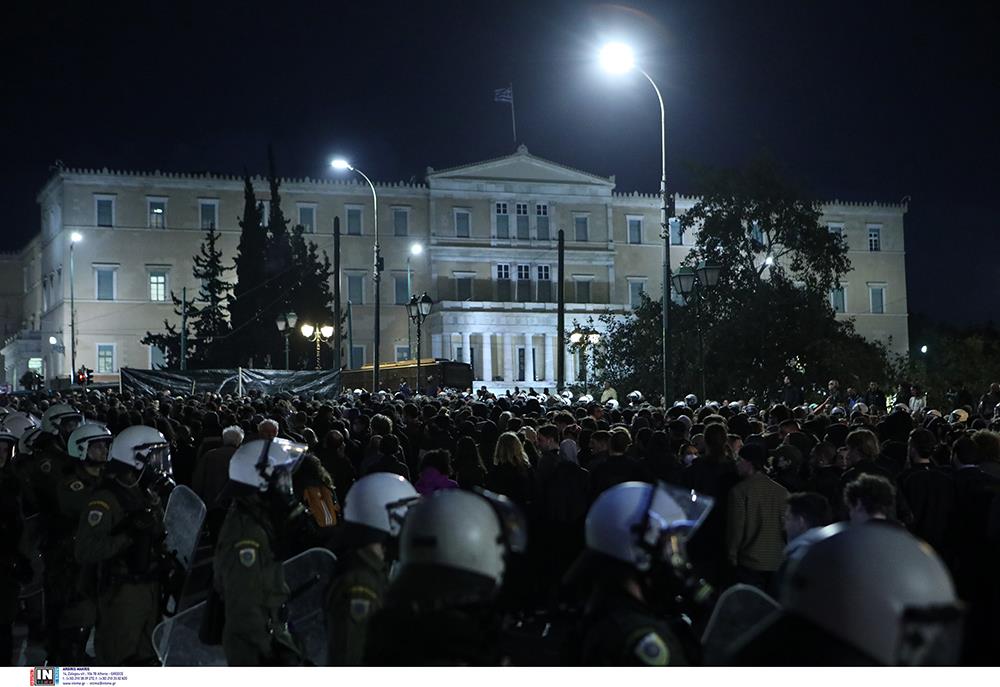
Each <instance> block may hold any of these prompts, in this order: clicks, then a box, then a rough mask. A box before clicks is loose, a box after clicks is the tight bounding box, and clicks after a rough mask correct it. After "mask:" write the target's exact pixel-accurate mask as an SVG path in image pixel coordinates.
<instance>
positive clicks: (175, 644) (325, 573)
mask: <svg viewBox="0 0 1000 687" xmlns="http://www.w3.org/2000/svg"><path fill="white" fill-rule="evenodd" d="M336 563H337V558H336V556H334V555H333V554H332V553H330V551H328V550H327V549H309V550H308V551H303V552H302V553H300V554H299V555H297V556H294V557H293V558H290V559H288V560H287V561H285V564H284V573H285V582H286V583H287V584H288V588H289V590H290V592H291V593H290V594H289V597H288V603H287V608H288V628H289V630H291V632H292V635H293V636H294V637H295V638H296V640H297V641H298V643H299V645H300V646H301V647H302V650H303V652H304V653H305V657H306V659H307V660H308V661H309V662H310V663H313V664H315V665H325V664H326V650H327V644H328V641H327V633H326V603H325V596H326V590H327V587H328V586H329V583H330V580H331V579H332V578H333V574H334V567H335V566H336ZM204 612H205V602H204V601H203V602H201V603H199V604H197V605H196V606H192V607H191V608H189V609H187V610H186V611H183V612H182V613H178V614H177V615H175V616H174V617H172V618H168V619H166V620H164V621H163V622H162V623H160V624H159V625H157V626H156V628H154V630H153V648H154V649H155V650H156V655H157V656H158V657H159V659H160V663H161V664H163V665H165V666H224V665H226V656H225V654H224V653H223V650H222V647H221V646H207V645H205V644H202V642H201V640H199V639H198V630H199V628H200V627H201V621H202V616H203V615H204Z"/></svg>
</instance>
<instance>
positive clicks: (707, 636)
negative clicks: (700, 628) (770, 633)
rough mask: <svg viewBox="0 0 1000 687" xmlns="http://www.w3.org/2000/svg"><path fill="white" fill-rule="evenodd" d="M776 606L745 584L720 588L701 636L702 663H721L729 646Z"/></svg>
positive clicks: (772, 611) (762, 594) (767, 597)
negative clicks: (725, 588) (720, 590)
mask: <svg viewBox="0 0 1000 687" xmlns="http://www.w3.org/2000/svg"><path fill="white" fill-rule="evenodd" d="M780 608H781V607H780V606H779V605H778V602H777V601H775V600H774V599H772V598H771V597H770V596H768V595H767V594H765V593H764V592H762V591H761V590H759V589H757V588H756V587H751V586H750V585H748V584H736V585H733V586H732V587H730V588H729V589H727V590H726V591H724V592H723V593H722V595H721V596H720V597H719V601H718V602H717V603H716V604H715V610H713V611H712V617H711V618H709V619H708V625H706V626H705V632H704V634H703V635H702V637H701V644H702V650H703V654H702V660H703V661H704V663H705V665H723V662H724V661H725V658H726V654H727V652H728V651H729V650H730V649H731V648H732V647H733V645H734V644H735V643H736V642H737V641H738V640H740V639H742V638H743V637H745V636H746V634H747V633H748V632H749V631H750V630H751V629H752V628H754V627H756V626H757V625H759V624H760V623H762V622H763V621H764V620H766V619H767V618H769V617H770V616H771V615H772V614H774V613H777V612H778V611H779V610H780Z"/></svg>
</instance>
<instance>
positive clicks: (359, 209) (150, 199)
mask: <svg viewBox="0 0 1000 687" xmlns="http://www.w3.org/2000/svg"><path fill="white" fill-rule="evenodd" d="M259 205H260V209H261V216H262V217H263V218H264V221H265V222H266V220H267V217H268V216H269V214H270V212H271V202H270V201H268V200H262V201H260V204H259ZM346 210H347V233H348V234H349V235H356V236H360V235H361V225H362V217H363V211H364V207H363V206H360V205H348V206H347V207H346ZM115 212H116V198H115V196H113V195H100V194H98V195H95V196H94V224H95V225H96V226H98V227H114V226H115V224H116V220H115ZM296 212H297V215H298V217H297V220H298V224H300V225H301V226H302V227H303V228H304V229H305V230H306V232H307V233H315V231H316V226H317V224H316V204H315V203H296ZM391 212H392V230H393V235H395V236H409V233H410V208H409V207H393V208H391ZM198 220H199V223H200V226H201V228H202V229H211V228H214V227H218V226H219V201H218V199H215V198H199V199H198ZM146 226H147V227H149V228H151V229H164V228H166V227H167V226H168V224H167V199H166V198H165V197H160V196H147V197H146Z"/></svg>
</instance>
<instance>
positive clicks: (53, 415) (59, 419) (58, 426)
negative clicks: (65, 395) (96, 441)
mask: <svg viewBox="0 0 1000 687" xmlns="http://www.w3.org/2000/svg"><path fill="white" fill-rule="evenodd" d="M81 424H83V414H82V413H80V411H79V410H77V409H76V408H74V407H73V406H71V405H68V404H65V403H54V404H52V405H50V406H49V407H48V408H46V409H45V413H44V414H43V415H42V430H43V431H45V432H48V433H49V434H55V435H57V436H59V437H60V438H61V439H62V440H63V442H66V441H67V440H68V439H69V435H70V434H72V433H73V430H75V429H76V428H77V427H79V426H80V425H81Z"/></svg>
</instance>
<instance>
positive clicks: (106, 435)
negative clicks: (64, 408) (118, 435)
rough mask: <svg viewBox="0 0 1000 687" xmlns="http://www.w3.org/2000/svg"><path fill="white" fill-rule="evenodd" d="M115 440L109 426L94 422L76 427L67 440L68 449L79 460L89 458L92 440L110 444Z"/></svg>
mask: <svg viewBox="0 0 1000 687" xmlns="http://www.w3.org/2000/svg"><path fill="white" fill-rule="evenodd" d="M113 440H114V437H113V436H112V434H111V431H110V430H108V428H107V427H105V426H104V425H101V424H97V423H94V422H88V423H87V424H84V425H80V426H79V427H77V428H76V429H74V430H73V433H72V434H70V435H69V440H68V441H67V442H66V450H67V451H68V452H69V455H70V456H72V457H73V458H76V459H77V460H88V456H87V452H88V451H89V450H90V444H91V443H92V442H95V441H104V442H107V443H109V444H110V443H111V442H112V441H113Z"/></svg>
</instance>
